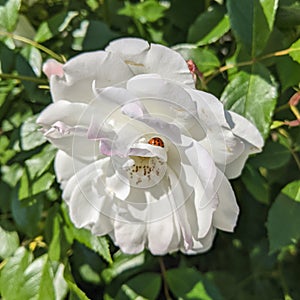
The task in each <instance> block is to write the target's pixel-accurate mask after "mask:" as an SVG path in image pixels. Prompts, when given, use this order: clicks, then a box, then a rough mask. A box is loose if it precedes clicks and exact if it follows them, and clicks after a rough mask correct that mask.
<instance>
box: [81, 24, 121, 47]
mask: <svg viewBox="0 0 300 300" xmlns="http://www.w3.org/2000/svg"><path fill="white" fill-rule="evenodd" d="M118 36H119V35H118V34H117V33H115V32H113V31H112V30H110V28H109V27H108V26H107V25H106V24H105V23H103V22H101V21H90V22H89V25H88V28H87V31H86V33H85V37H84V40H83V44H82V49H83V50H85V51H88V50H96V49H97V50H98V49H103V48H104V47H105V46H106V45H107V44H108V43H109V42H110V41H111V40H113V39H115V38H117V37H118Z"/></svg>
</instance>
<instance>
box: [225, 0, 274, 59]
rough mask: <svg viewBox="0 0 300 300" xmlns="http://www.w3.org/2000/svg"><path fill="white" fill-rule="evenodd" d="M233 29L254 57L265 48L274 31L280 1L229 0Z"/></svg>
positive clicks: (229, 12) (228, 7) (228, 6)
mask: <svg viewBox="0 0 300 300" xmlns="http://www.w3.org/2000/svg"><path fill="white" fill-rule="evenodd" d="M226 4H227V10H228V14H229V18H230V23H231V28H232V29H233V31H234V32H235V33H236V35H237V36H238V38H239V39H240V40H241V42H242V43H243V44H244V46H245V48H246V49H248V50H249V53H250V54H251V56H252V57H255V56H257V55H258V54H260V53H261V52H262V51H263V49H264V48H265V46H266V44H267V42H268V39H269V36H270V33H271V32H272V30H273V24H274V19H275V14H276V10H277V6H278V0H252V1H248V0H239V1H236V0H228V1H227V2H226Z"/></svg>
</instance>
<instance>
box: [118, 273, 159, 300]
mask: <svg viewBox="0 0 300 300" xmlns="http://www.w3.org/2000/svg"><path fill="white" fill-rule="evenodd" d="M160 289H161V276H160V275H159V274H156V273H143V274H139V275H138V276H135V277H133V278H132V279H130V280H129V281H127V282H126V283H124V284H123V285H122V287H121V290H120V291H119V293H118V294H117V297H116V300H126V299H136V298H137V297H143V298H145V299H149V300H151V299H153V300H154V299H157V296H158V294H159V291H160Z"/></svg>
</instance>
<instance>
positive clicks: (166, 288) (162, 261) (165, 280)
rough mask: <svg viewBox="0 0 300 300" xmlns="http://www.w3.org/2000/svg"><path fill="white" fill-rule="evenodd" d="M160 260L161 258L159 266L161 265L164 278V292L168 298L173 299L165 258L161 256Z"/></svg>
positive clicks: (167, 299) (168, 299)
mask: <svg viewBox="0 0 300 300" xmlns="http://www.w3.org/2000/svg"><path fill="white" fill-rule="evenodd" d="M158 260H159V266H160V270H161V276H162V278H163V284H164V294H165V297H166V300H172V298H171V296H170V293H169V287H168V283H167V275H166V267H165V263H164V260H163V258H162V257H161V256H160V257H159V258H158Z"/></svg>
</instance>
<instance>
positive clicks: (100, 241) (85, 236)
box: [73, 228, 112, 263]
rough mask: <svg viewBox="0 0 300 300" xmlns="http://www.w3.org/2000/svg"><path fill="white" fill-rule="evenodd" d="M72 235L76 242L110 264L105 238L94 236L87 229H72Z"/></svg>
mask: <svg viewBox="0 0 300 300" xmlns="http://www.w3.org/2000/svg"><path fill="white" fill-rule="evenodd" d="M73 234H74V238H75V239H76V240H77V241H79V242H80V243H82V244H84V245H85V246H86V247H88V248H90V249H92V250H94V251H95V252H96V253H98V254H100V255H101V256H102V257H103V258H104V259H105V260H106V261H107V262H108V263H111V262H112V259H111V256H110V251H109V244H108V241H107V239H106V237H99V236H95V235H93V234H92V233H91V231H89V230H87V229H77V228H74V230H73Z"/></svg>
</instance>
